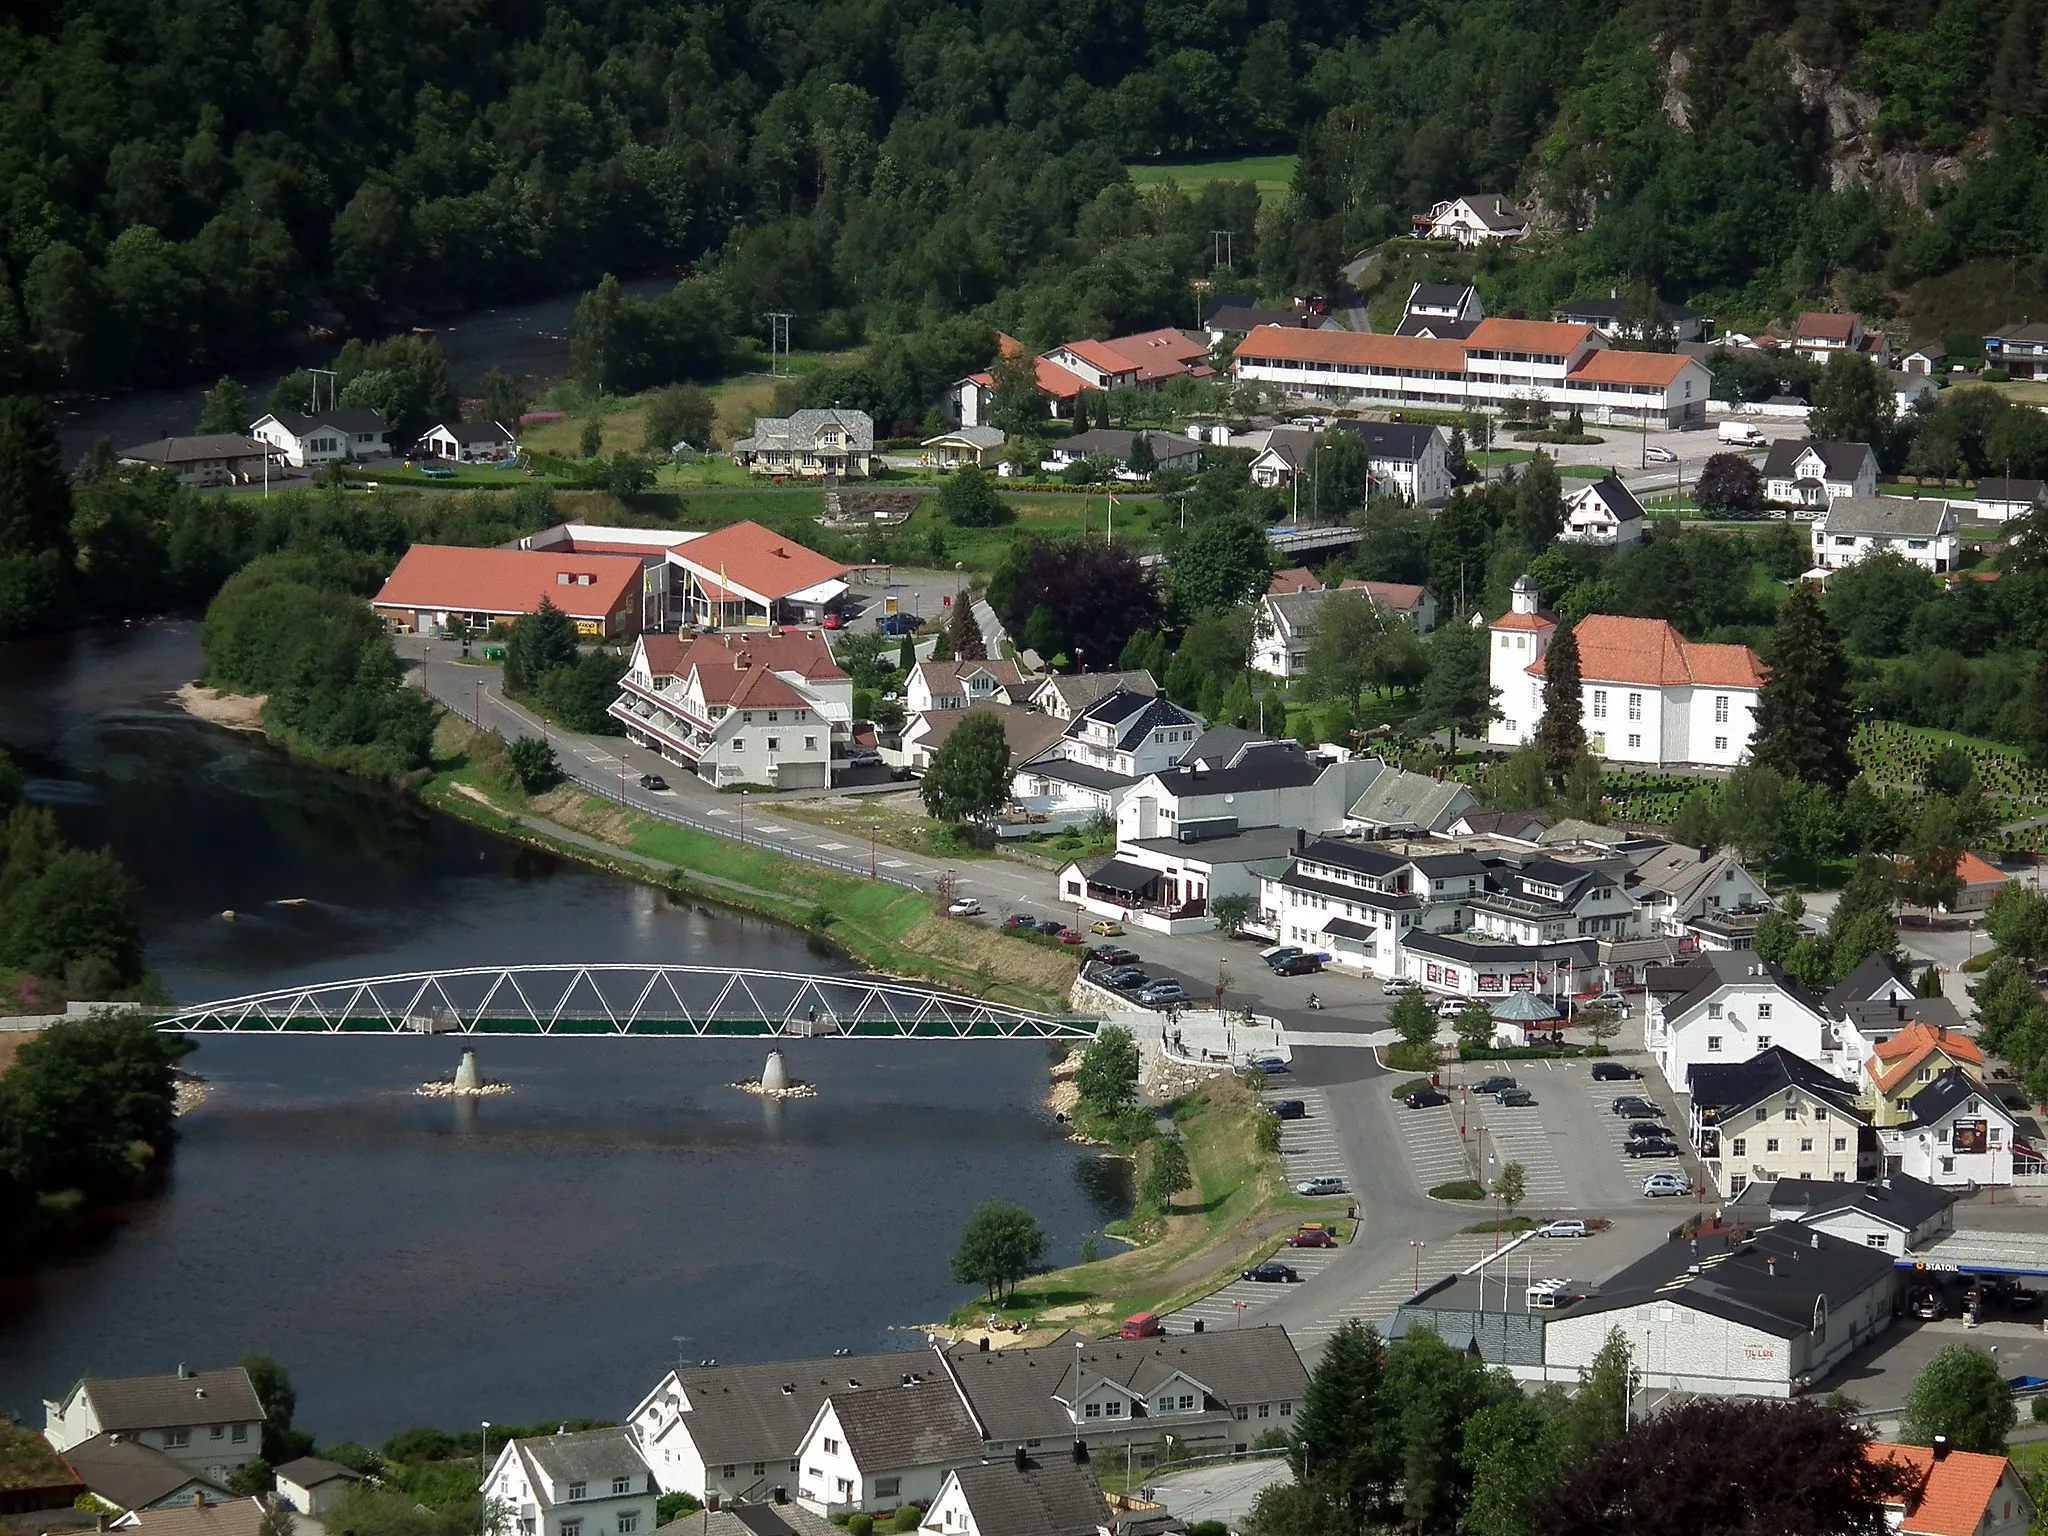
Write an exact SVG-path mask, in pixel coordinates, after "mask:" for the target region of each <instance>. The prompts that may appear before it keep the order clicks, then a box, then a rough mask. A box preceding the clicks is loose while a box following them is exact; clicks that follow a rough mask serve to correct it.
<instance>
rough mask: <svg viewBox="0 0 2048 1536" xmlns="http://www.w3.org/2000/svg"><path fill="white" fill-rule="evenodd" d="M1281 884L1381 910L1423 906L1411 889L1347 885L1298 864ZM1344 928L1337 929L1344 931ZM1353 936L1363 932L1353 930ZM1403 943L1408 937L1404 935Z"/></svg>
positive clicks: (1340, 931)
mask: <svg viewBox="0 0 2048 1536" xmlns="http://www.w3.org/2000/svg"><path fill="white" fill-rule="evenodd" d="M1280 884H1282V885H1283V886H1285V887H1286V888H1287V889H1289V890H1291V891H1307V892H1308V893H1309V894H1311V895H1314V896H1328V897H1331V898H1332V899H1334V900H1337V901H1348V902H1355V903H1356V904H1357V905H1359V906H1361V907H1371V908H1373V909H1374V910H1375V911H1379V912H1413V911H1415V910H1417V909H1418V908H1420V907H1421V905H1422V898H1421V897H1420V896H1418V895H1416V894H1415V893H1414V892H1412V891H1373V890H1368V889H1366V888H1365V887H1364V886H1362V885H1345V884H1343V883H1341V882H1339V881H1336V880H1319V879H1317V878H1316V877H1315V876H1314V875H1305V874H1303V873H1302V872H1301V870H1300V869H1299V868H1298V867H1297V868H1293V869H1289V870H1288V871H1287V873H1286V874H1284V875H1282V876H1281V877H1280ZM1344 931H1345V930H1344V929H1342V928H1340V929H1338V930H1337V932H1339V933H1343V932H1344ZM1352 937H1353V938H1358V937H1361V935H1358V934H1353V935H1352ZM1402 942H1403V943H1406V942H1407V940H1406V939H1405V938H1404V939H1403V940H1402Z"/></svg>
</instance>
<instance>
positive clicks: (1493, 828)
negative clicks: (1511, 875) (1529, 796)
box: [1438, 806, 1554, 848]
mask: <svg viewBox="0 0 2048 1536" xmlns="http://www.w3.org/2000/svg"><path fill="white" fill-rule="evenodd" d="M1553 821H1554V818H1553V817H1552V816H1551V814H1550V813H1549V812H1548V811H1483V810H1480V809H1478V808H1477V807H1476V806H1475V807H1473V808H1472V809H1470V810H1464V811H1460V812H1459V813H1458V814H1457V815H1455V816H1453V817H1452V818H1451V820H1450V824H1449V825H1448V826H1446V827H1445V828H1444V829H1443V831H1442V832H1441V833H1439V834H1438V835H1439V836H1441V837H1447V838H1466V837H1488V838H1493V839H1496V840H1498V841H1500V842H1504V843H1514V844H1518V845H1520V846H1521V847H1524V848H1534V847H1535V846H1536V845H1537V842H1538V841H1539V840H1540V839H1541V837H1542V835H1543V834H1544V833H1545V832H1547V831H1549V830H1550V827H1551V826H1552V824H1553Z"/></svg>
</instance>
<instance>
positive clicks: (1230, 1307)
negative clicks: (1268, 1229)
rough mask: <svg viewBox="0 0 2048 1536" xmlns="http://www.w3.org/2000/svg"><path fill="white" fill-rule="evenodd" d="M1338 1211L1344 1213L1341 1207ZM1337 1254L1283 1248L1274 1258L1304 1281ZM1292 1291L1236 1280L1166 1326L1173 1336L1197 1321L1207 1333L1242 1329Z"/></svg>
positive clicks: (1281, 1286)
mask: <svg viewBox="0 0 2048 1536" xmlns="http://www.w3.org/2000/svg"><path fill="white" fill-rule="evenodd" d="M1337 1212H1338V1214H1339V1215H1341V1214H1343V1207H1342V1206H1341V1205H1340V1206H1338V1207H1337ZM1338 1251H1339V1250H1337V1249H1334V1248H1282V1249H1281V1250H1280V1251H1279V1252H1278V1253H1276V1254H1274V1255H1273V1257H1274V1259H1275V1260H1277V1261H1278V1262H1279V1263H1282V1264H1285V1265H1286V1266H1287V1267H1288V1268H1289V1269H1291V1270H1293V1271H1294V1272H1295V1273H1296V1274H1298V1275H1299V1276H1301V1278H1302V1279H1303V1280H1313V1279H1314V1278H1315V1277H1316V1276H1317V1275H1319V1274H1321V1273H1322V1272H1323V1271H1324V1270H1326V1269H1328V1268H1329V1267H1330V1265H1331V1263H1332V1262H1333V1261H1334V1260H1335V1259H1336V1257H1337V1254H1338ZM1293 1289H1294V1287H1293V1286H1292V1285H1287V1284H1284V1283H1276V1282H1272V1281H1263V1282H1262V1281H1258V1280H1233V1281H1231V1282H1230V1284H1228V1285H1226V1286H1224V1287H1223V1289H1222V1290H1220V1291H1211V1292H1210V1293H1209V1294H1208V1295H1206V1296H1204V1297H1203V1298H1202V1299H1201V1300H1200V1301H1197V1302H1194V1303H1192V1304H1190V1305H1188V1306H1185V1307H1183V1308H1181V1309H1180V1311H1178V1312H1175V1313H1173V1314H1172V1315H1171V1316H1170V1317H1168V1318H1167V1319H1166V1325H1167V1328H1168V1329H1169V1330H1170V1331H1171V1332H1174V1333H1191V1332H1193V1330H1194V1326H1195V1320H1196V1319H1197V1318H1199V1319H1200V1320H1201V1323H1202V1327H1203V1328H1204V1329H1205V1330H1208V1331H1214V1330H1215V1329H1218V1328H1237V1327H1241V1326H1243V1325H1244V1323H1245V1322H1246V1321H1247V1320H1249V1321H1250V1322H1252V1323H1253V1324H1256V1323H1257V1322H1258V1318H1257V1316H1256V1315H1253V1314H1256V1313H1257V1312H1258V1309H1259V1308H1261V1307H1264V1306H1270V1305H1271V1304H1272V1303H1273V1302H1276V1301H1278V1300H1279V1299H1280V1298H1281V1297H1282V1296H1284V1295H1286V1294H1287V1293H1288V1292H1290V1291H1292V1290H1293Z"/></svg>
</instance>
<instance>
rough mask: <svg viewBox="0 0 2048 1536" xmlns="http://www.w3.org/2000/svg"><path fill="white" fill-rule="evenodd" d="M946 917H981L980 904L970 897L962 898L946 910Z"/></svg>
mask: <svg viewBox="0 0 2048 1536" xmlns="http://www.w3.org/2000/svg"><path fill="white" fill-rule="evenodd" d="M946 915H947V916H948V917H979V916H981V903H980V902H978V901H976V900H975V899H974V898H973V897H972V896H962V897H961V898H960V899H959V900H958V901H956V902H954V903H953V904H952V905H951V906H950V907H948V908H946Z"/></svg>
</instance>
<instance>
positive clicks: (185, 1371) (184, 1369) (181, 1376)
mask: <svg viewBox="0 0 2048 1536" xmlns="http://www.w3.org/2000/svg"><path fill="white" fill-rule="evenodd" d="M191 1379H192V1367H191V1366H189V1365H187V1364H186V1363H185V1362H184V1361H182V1360H180V1361H179V1362H178V1380H180V1381H190V1380H191Z"/></svg>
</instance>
